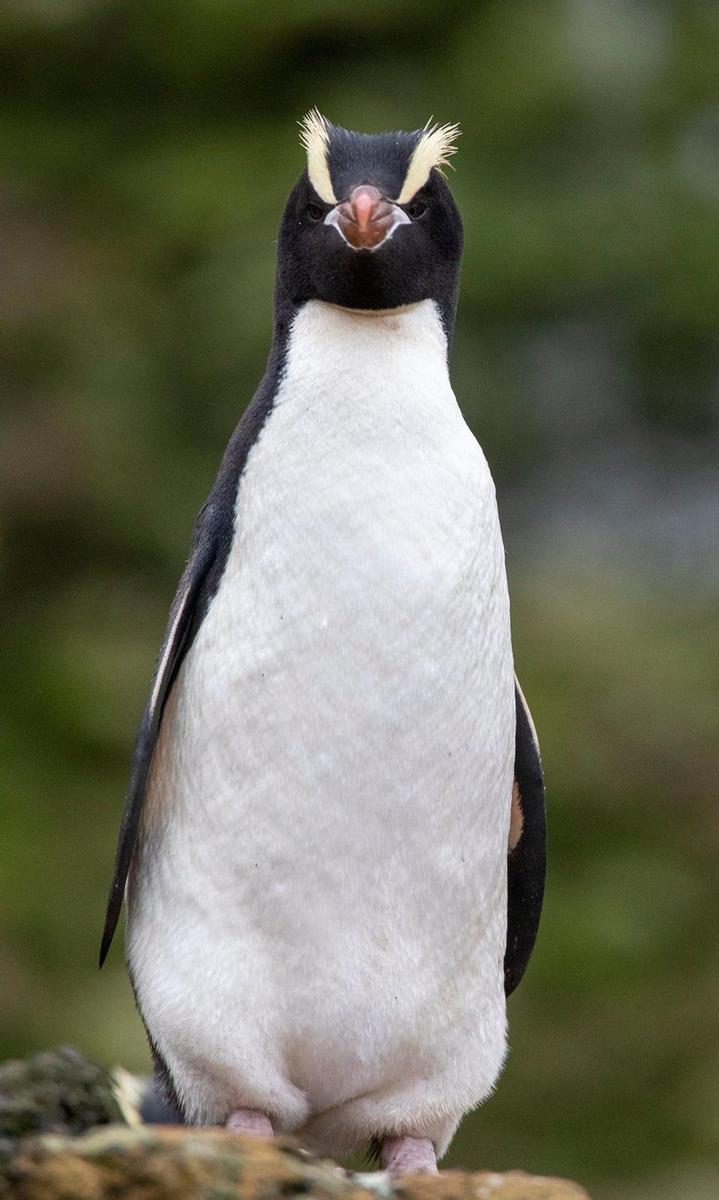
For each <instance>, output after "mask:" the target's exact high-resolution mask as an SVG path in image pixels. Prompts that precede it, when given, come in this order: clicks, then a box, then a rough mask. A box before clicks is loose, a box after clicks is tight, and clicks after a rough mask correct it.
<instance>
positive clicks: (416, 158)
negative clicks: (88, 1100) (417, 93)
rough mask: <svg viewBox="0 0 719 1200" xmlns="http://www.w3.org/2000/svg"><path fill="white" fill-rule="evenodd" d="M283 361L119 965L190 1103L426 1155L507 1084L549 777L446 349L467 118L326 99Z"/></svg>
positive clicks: (186, 700) (196, 584) (180, 656)
mask: <svg viewBox="0 0 719 1200" xmlns="http://www.w3.org/2000/svg"><path fill="white" fill-rule="evenodd" d="M301 129H302V133H301V140H302V143H303V146H304V149H305V152H306V168H305V170H304V171H303V173H302V175H301V177H300V179H299V181H298V182H297V184H296V185H295V186H294V187H293V189H292V191H291V192H290V196H289V199H288V201H287V204H286V207H285V210H284V214H283V216H282V220H281V225H280V231H279V241H278V253H277V277H276V289H275V307H274V329H273V337H272V344H271V348H270V352H269V358H268V362H267V369H266V372H265V375H264V377H263V379H262V381H261V383H260V385H259V387H258V389H257V391H256V393H255V395H254V398H253V399H252V401H251V402H250V404H249V406H248V407H247V409H246V411H245V413H244V415H243V417H242V419H241V420H240V423H239V425H238V426H237V429H236V430H235V432H234V434H233V435H232V437H231V439H230V442H229V444H228V446H227V449H226V451H225V454H224V457H223V459H222V463H221V466H220V469H219V473H218V475H217V478H216V481H215V483H214V485H213V487H212V490H211V491H210V494H209V497H208V499H207V501H206V503H205V504H204V506H203V507H202V509H201V510H200V513H199V516H198V518H197V522H196V525H195V529H194V534H193V538H192V547H191V552H190V556H189V559H188V562H187V565H186V567H185V571H184V573H183V575H182V578H181V580H180V584H179V587H178V590H177V594H176V596H175V600H174V603H173V605H172V608H171V611H170V616H169V619H168V624H167V629H166V632H165V638H164V642H163V645H162V649H161V652H160V654H159V657H158V660H157V665H156V668H155V673H154V678H153V681H152V685H151V689H150V695H149V699H148V702H147V706H146V709H145V713H144V716H143V718H142V722H141V725H140V729H139V733H138V736H137V742H136V747H135V754H134V760H133V764H132V769H131V776H130V783H129V789H128V795H127V799H126V805H125V811H124V815H123V819H122V825H121V830H120V838H119V845H118V850H117V857H116V863H115V872H114V878H113V881H112V885H111V890H110V897H109V902H108V908H107V917H106V923H105V929H104V935H103V939H102V949H101V956H100V962H101V964H102V962H103V961H104V958H105V956H106V954H107V951H108V948H109V945H110V942H111V940H112V936H113V933H114V930H115V927H116V924H117V921H118V916H119V913H120V908H121V905H122V902H123V898H124V897H125V896H126V900H127V933H126V952H127V961H128V967H129V972H130V977H131V981H132V986H133V989H134V992H135V997H136V1000H137V1005H138V1008H139V1011H140V1014H141V1017H142V1020H143V1022H144V1025H145V1027H146V1030H147V1034H148V1038H149V1042H150V1046H151V1049H152V1052H153V1056H154V1060H155V1067H156V1077H157V1079H158V1081H159V1082H160V1083H161V1085H162V1087H163V1089H164V1092H165V1095H166V1096H167V1097H169V1098H170V1099H171V1100H172V1102H173V1103H174V1104H176V1105H177V1107H178V1108H179V1110H180V1112H181V1113H182V1115H183V1118H184V1120H185V1121H187V1122H188V1123H191V1124H203V1125H204V1124H222V1125H225V1126H227V1127H228V1128H229V1129H231V1130H236V1131H240V1132H245V1133H250V1134H255V1135H257V1136H270V1135H272V1134H273V1133H285V1132H286V1133H293V1134H295V1135H296V1136H298V1137H299V1138H300V1139H302V1140H303V1141H304V1142H305V1144H307V1145H308V1146H311V1147H312V1148H314V1149H315V1150H317V1151H318V1152H320V1153H323V1154H329V1155H332V1156H334V1157H344V1156H347V1155H350V1154H354V1153H356V1152H359V1151H361V1150H363V1149H365V1148H368V1147H374V1148H375V1150H376V1152H377V1154H378V1156H379V1158H380V1161H381V1162H382V1164H383V1165H384V1166H385V1167H386V1168H387V1169H388V1170H389V1171H390V1172H391V1173H394V1174H400V1173H402V1172H405V1171H410V1170H425V1171H436V1169H437V1168H436V1161H437V1158H438V1157H439V1156H441V1155H443V1154H444V1152H445V1151H446V1149H447V1146H448V1144H449V1142H450V1140H451V1138H452V1136H453V1134H454V1132H455V1130H456V1128H457V1126H458V1124H459V1121H460V1120H461V1118H462V1116H463V1114H465V1113H466V1112H468V1111H469V1110H470V1109H472V1108H474V1107H475V1106H477V1105H478V1104H480V1103H481V1102H482V1101H483V1100H484V1099H485V1098H486V1097H487V1096H488V1095H489V1094H490V1092H491V1091H492V1089H493V1087H494V1085H495V1082H496V1080H497V1077H498V1075H499V1073H500V1070H501V1067H502V1063H503V1060H504V1057H505V1050H506V996H507V995H508V994H509V993H510V992H511V991H512V990H513V988H514V987H515V986H516V985H517V983H518V982H519V980H520V978H521V976H522V974H523V971H524V968H525V966H526V964H527V960H528V958H529V956H530V954H531V951H532V948H533V945H534V940H535V935H536V931H537V926H538V922H539V914H540V909H541V903H542V892H543V886H544V864H545V833H544V788H543V780H542V769H541V764H540V757H539V748H538V744H537V739H536V734H535V731H534V726H533V723H532V719H531V716H530V713H529V710H528V708H527V705H526V703H525V700H524V698H523V695H522V692H521V690H520V688H519V685H518V683H517V681H516V678H515V676H514V668H513V657H512V646H511V640H510V622H509V599H508V592H507V582H506V575H505V563H504V551H503V545H502V538H501V534H500V527H499V521H498V515H497V505H496V500H495V489H494V485H493V482H492V477H491V475H490V472H489V468H488V466H487V462H486V459H485V457H484V454H483V453H482V450H481V449H480V446H479V445H478V443H477V441H476V440H475V438H474V436H473V435H472V433H471V432H470V430H469V428H468V427H467V425H466V423H465V421H464V420H463V417H462V415H461V412H460V409H459V407H458V405H457V401H456V399H455V396H454V393H453V391H452V386H451V384H450V378H449V373H448V347H449V344H450V340H451V336H452V330H453V325H454V317H455V309H456V305H457V292H458V281H459V271H460V260H461V253H462V224H461V219H460V216H459V212H458V210H457V207H456V205H455V202H454V200H453V197H452V194H451V192H450V189H449V187H448V185H447V183H446V181H445V179H444V174H443V170H442V168H443V166H444V165H445V164H446V163H447V161H448V159H449V157H450V155H451V154H452V153H453V152H454V149H455V141H456V137H457V134H458V129H457V127H456V126H450V125H442V126H436V125H427V126H425V127H424V128H423V129H421V130H417V131H415V132H412V133H407V132H395V133H386V134H377V135H366V134H360V133H354V132H350V131H348V130H346V129H343V128H340V127H338V126H336V125H333V124H331V123H330V122H329V121H327V120H326V119H325V118H324V117H322V116H321V115H320V114H319V112H317V110H313V111H312V112H311V113H309V114H308V116H307V117H306V118H305V119H304V121H303V122H302V125H301Z"/></svg>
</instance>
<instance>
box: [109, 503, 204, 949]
mask: <svg viewBox="0 0 719 1200" xmlns="http://www.w3.org/2000/svg"><path fill="white" fill-rule="evenodd" d="M211 501H212V497H211V498H210V501H208V503H207V504H206V505H205V507H204V508H203V509H202V511H201V513H200V515H199V517H198V520H197V524H196V526H195V532H194V536H193V544H192V551H191V553H190V557H189V559H188V562H187V566H186V567H185V570H184V572H183V574H182V578H181V579H180V583H179V586H178V589H177V593H176V595H175V599H174V601H173V603H172V608H171V609H170V616H169V619H168V622H167V628H166V630H165V636H164V639H163V643H162V649H161V651H160V654H159V657H158V659H157V663H156V666H155V673H154V675H153V679H152V687H151V689H150V696H149V699H148V701H147V705H146V707H145V711H144V714H143V717H142V721H141V722H140V728H139V730H138V734H137V739H136V742H135V751H134V755H133V759H132V767H131V770H130V782H129V785H128V789H127V796H126V798H125V808H124V810H123V814H122V823H121V825H120V836H119V840H118V845H117V854H116V857H115V869H114V873H113V877H112V883H111V885H110V895H109V897H108V901H107V911H106V914H105V927H104V930H103V934H102V944H101V947H100V966H102V964H103V963H104V961H105V958H106V957H107V952H108V950H109V949H110V944H111V942H112V939H113V936H114V933H115V929H116V927H117V922H118V920H119V917H120V909H121V908H122V901H123V897H124V894H125V884H126V882H127V875H128V872H129V869H130V863H131V861H132V853H133V850H134V848H135V841H136V838H137V831H138V828H139V824H140V816H141V813H142V804H143V801H144V799H145V790H146V787H147V779H148V775H149V773H150V765H151V763H152V756H153V753H154V750H155V745H156V743H157V737H158V734H159V732H160V723H161V721H162V714H163V711H164V708H165V704H166V703H167V699H168V696H169V695H170V691H171V690H172V685H173V683H174V682H175V679H176V677H177V672H178V671H179V669H180V666H181V664H182V660H183V658H184V657H185V655H186V653H187V651H188V650H189V648H190V645H191V644H192V639H193V637H194V635H195V633H196V631H197V628H198V625H199V624H200V623H201V621H202V617H203V616H204V609H205V606H206V600H207V597H208V590H209V589H208V583H209V582H210V580H209V579H208V577H209V576H212V575H213V574H214V573H215V572H213V570H212V568H213V566H214V565H215V564H216V562H217V559H218V544H219V542H220V540H221V537H219V536H218V534H221V531H220V530H218V528H217V525H218V516H217V508H216V506H215V505H213V504H212V502H211Z"/></svg>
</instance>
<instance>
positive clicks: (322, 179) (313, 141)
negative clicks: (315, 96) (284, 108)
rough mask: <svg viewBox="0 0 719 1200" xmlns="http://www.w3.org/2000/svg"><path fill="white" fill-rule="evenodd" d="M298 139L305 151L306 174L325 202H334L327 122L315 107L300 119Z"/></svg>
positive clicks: (335, 198) (335, 200)
mask: <svg viewBox="0 0 719 1200" xmlns="http://www.w3.org/2000/svg"><path fill="white" fill-rule="evenodd" d="M300 141H301V142H302V145H303V146H304V148H305V150H306V152H307V174H308V175H309V177H310V183H311V184H312V186H313V188H314V189H315V191H316V192H317V195H318V196H319V197H320V199H322V200H324V202H325V204H336V203H337V197H336V196H335V193H334V188H333V187H332V180H331V179H330V168H329V164H328V162H327V153H328V150H329V143H330V130H329V122H328V121H327V120H326V118H325V117H323V116H322V113H321V112H319V111H318V109H316V108H311V109H310V111H309V112H308V113H307V116H306V117H303V118H302V120H301V121H300Z"/></svg>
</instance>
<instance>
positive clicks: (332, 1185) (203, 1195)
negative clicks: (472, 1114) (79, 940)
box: [0, 1050, 588, 1200]
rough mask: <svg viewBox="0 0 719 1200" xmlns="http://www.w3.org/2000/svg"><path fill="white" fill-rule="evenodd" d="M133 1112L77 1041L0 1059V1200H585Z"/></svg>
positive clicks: (512, 1181)
mask: <svg viewBox="0 0 719 1200" xmlns="http://www.w3.org/2000/svg"><path fill="white" fill-rule="evenodd" d="M66 1077H67V1078H66ZM123 1092H124V1093H125V1094H123ZM118 1093H119V1096H118ZM128 1120H129V1121H130V1122H131V1123H129V1124H128ZM136 1121H137V1118H136V1115H133V1112H132V1110H131V1109H130V1108H128V1102H127V1096H126V1089H124V1088H123V1086H122V1085H120V1087H119V1088H118V1085H117V1083H116V1082H115V1081H114V1080H113V1078H112V1077H110V1076H108V1075H107V1074H106V1073H105V1072H104V1071H103V1070H102V1069H101V1068H100V1067H97V1066H95V1065H94V1064H92V1063H87V1062H86V1061H85V1060H84V1059H82V1058H81V1056H79V1055H77V1054H76V1053H75V1052H74V1051H66V1050H62V1051H53V1052H49V1053H48V1054H45V1055H36V1056H35V1058H34V1059H29V1060H27V1061H26V1062H24V1063H8V1064H6V1065H5V1066H4V1067H0V1200H11V1198H12V1200H117V1198H118V1197H128V1198H131V1200H290V1198H291V1197H293V1196H302V1197H308V1198H310V1200H365V1198H366V1200H377V1197H380V1200H395V1198H396V1200H588V1197H587V1193H586V1192H585V1191H584V1190H583V1189H582V1188H580V1187H578V1186H577V1185H576V1184H574V1183H568V1182H567V1181H565V1180H562V1179H550V1178H544V1177H541V1178H540V1177H538V1176H534V1175H526V1174H525V1173H524V1172H522V1171H509V1172H507V1173H506V1174H499V1173H494V1172H487V1171H482V1172H479V1173H477V1174H468V1173H466V1172H464V1171H442V1172H441V1173H440V1174H439V1175H435V1176H424V1175H414V1176H406V1177H405V1178H403V1179H401V1180H394V1181H392V1180H390V1179H388V1177H387V1176H386V1175H385V1174H383V1173H373V1174H352V1173H349V1172H347V1171H345V1170H343V1169H342V1168H341V1167H338V1166H337V1165H336V1164H335V1163H332V1162H328V1161H326V1160H321V1159H317V1158H314V1157H313V1156H312V1155H311V1154H308V1153H307V1151H305V1150H303V1149H301V1148H300V1147H299V1146H297V1145H296V1144H295V1143H294V1142H292V1141H291V1140H290V1139H284V1138H277V1139H275V1140H274V1141H271V1142H261V1141H256V1140H254V1139H252V1138H245V1137H239V1136H237V1135H236V1134H231V1133H225V1132H224V1130H219V1129H190V1128H183V1127H174V1128H173V1127H169V1126H149V1125H142V1124H139V1123H136ZM88 1124H90V1125H91V1126H94V1127H91V1128H89V1129H88V1128H87V1125H88ZM80 1129H84V1130H85V1132H78V1130H80ZM49 1130H54V1131H55V1132H48V1131H49Z"/></svg>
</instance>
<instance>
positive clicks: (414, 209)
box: [407, 200, 427, 221]
mask: <svg viewBox="0 0 719 1200" xmlns="http://www.w3.org/2000/svg"><path fill="white" fill-rule="evenodd" d="M426 211H427V205H426V204H423V203H422V201H421V200H415V201H413V203H412V204H410V205H409V206H408V208H407V216H408V217H411V219H412V220H413V221H418V220H419V218H420V217H423V216H424V214H425V213H426Z"/></svg>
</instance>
